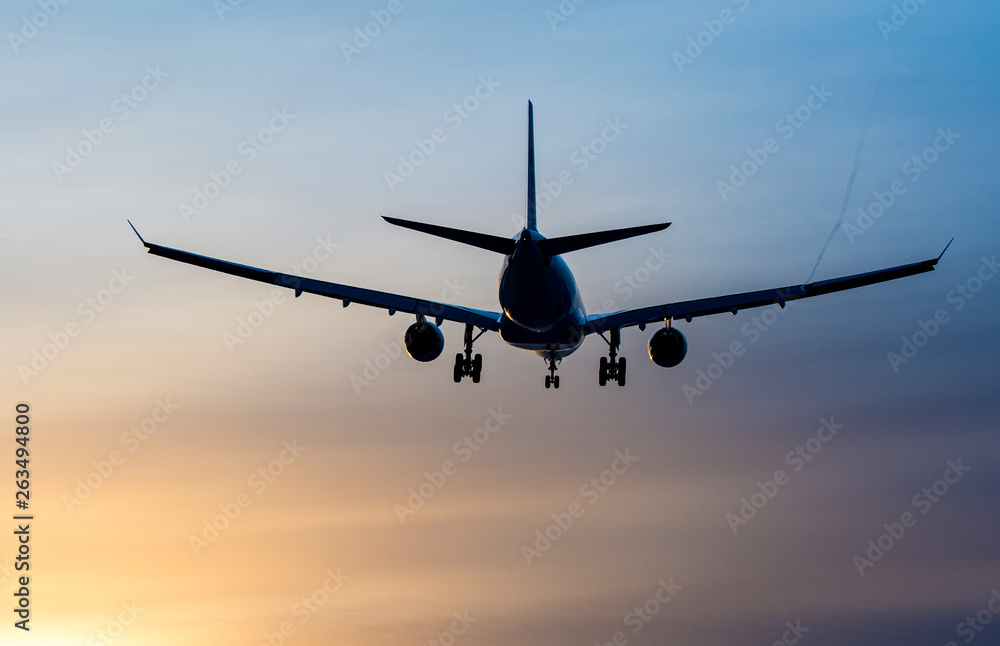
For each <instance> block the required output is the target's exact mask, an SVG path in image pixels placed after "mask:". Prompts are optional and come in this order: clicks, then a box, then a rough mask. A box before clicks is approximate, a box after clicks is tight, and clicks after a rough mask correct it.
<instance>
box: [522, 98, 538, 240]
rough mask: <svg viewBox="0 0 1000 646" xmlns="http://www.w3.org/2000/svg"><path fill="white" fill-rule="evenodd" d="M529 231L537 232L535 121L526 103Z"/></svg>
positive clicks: (527, 220)
mask: <svg viewBox="0 0 1000 646" xmlns="http://www.w3.org/2000/svg"><path fill="white" fill-rule="evenodd" d="M524 226H525V228H527V229H528V230H529V231H538V224H537V221H536V217H535V119H534V116H533V114H532V107H531V101H528V215H527V218H526V221H525V224H524Z"/></svg>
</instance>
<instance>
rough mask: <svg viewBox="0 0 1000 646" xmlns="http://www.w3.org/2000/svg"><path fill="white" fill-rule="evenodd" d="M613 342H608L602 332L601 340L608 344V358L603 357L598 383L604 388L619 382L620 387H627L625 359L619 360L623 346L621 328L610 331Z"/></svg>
mask: <svg viewBox="0 0 1000 646" xmlns="http://www.w3.org/2000/svg"><path fill="white" fill-rule="evenodd" d="M610 333H611V340H608V338H607V337H605V336H604V333H603V332H601V333H600V334H601V338H602V339H604V341H605V342H606V343H607V344H608V356H606V357H601V369H600V371H599V372H598V374H597V383H599V384H600V385H602V386H605V385H607V383H608V382H609V381H617V382H618V385H619V386H624V385H625V357H622V358H621V359H619V358H618V346H620V345H621V342H622V335H621V328H617V327H613V328H611V330H610Z"/></svg>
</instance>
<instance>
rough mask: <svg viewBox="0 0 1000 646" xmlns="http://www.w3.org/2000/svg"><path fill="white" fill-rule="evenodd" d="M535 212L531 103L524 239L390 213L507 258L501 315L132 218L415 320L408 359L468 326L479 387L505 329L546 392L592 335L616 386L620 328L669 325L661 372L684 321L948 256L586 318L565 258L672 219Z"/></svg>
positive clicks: (660, 337) (467, 373)
mask: <svg viewBox="0 0 1000 646" xmlns="http://www.w3.org/2000/svg"><path fill="white" fill-rule="evenodd" d="M536 211H537V210H536V202H535V134H534V115H533V106H532V104H531V101H529V102H528V195H527V208H526V215H525V223H524V228H523V229H521V231H520V232H519V233H518V234H517V235H515V236H514V237H513V238H505V237H501V236H495V235H490V234H486V233H477V232H473V231H466V230H462V229H453V228H449V227H443V226H438V225H434V224H426V223H423V222H413V221H410V220H401V219H399V218H394V217H389V216H382V218H383V219H384V220H385V221H386V222H388V223H389V224H393V225H396V226H400V227H405V228H407V229H412V230H414V231H419V232H422V233H427V234H430V235H433V236H438V237H441V238H446V239H448V240H452V241H454V242H459V243H462V244H466V245H471V246H473V247H478V248H480V249H485V250H487V251H492V252H494V253H499V254H501V255H502V256H503V267H502V269H501V270H500V278H499V289H498V296H499V303H500V311H499V312H493V311H485V310H478V309H471V308H467V307H458V306H455V305H448V304H445V303H437V302H434V301H429V300H424V299H420V298H412V297H409V296H401V295H399V294H391V293H388V292H380V291H375V290H371V289H365V288H361V287H351V286H349V285H341V284H338V283H331V282H327V281H323V280H316V279H314V278H305V277H300V276H292V275H288V274H283V273H281V272H275V271H268V270H266V269H258V268H256V267H250V266H248V265H241V264H237V263H233V262H228V261H225V260H218V259H216V258H210V257H208V256H202V255H198V254H194V253H190V252H188V251H181V250H179V249H172V248H170V247H164V246H161V245H157V244H153V243H150V242H146V240H145V239H143V237H142V236H141V235H140V234H139V231H138V230H137V229H136V228H135V226H134V225H133V224H132V222H131V221H129V226H131V227H132V230H133V231H135V234H136V235H137V236H139V240H140V241H141V242H142V244H143V245H144V246H145V247H146V249H147V250H148V252H149V253H151V254H153V255H156V256H162V257H164V258H169V259H171V260H176V261H179V262H183V263H187V264H190V265H196V266H198V267H204V268H206V269H213V270H215V271H220V272H223V273H226V274H232V275H234V276H239V277H241V278H248V279H250V280H256V281H260V282H263V283H268V284H271V285H277V286H280V287H286V288H288V289H292V290H294V291H295V296H296V298H297V297H299V296H301V295H302V294H303V293H307V294H317V295H320V296H327V297H329V298H335V299H339V300H341V302H342V303H343V306H344V307H347V306H348V305H350V304H352V303H358V304H361V305H369V306H372V307H379V308H382V309H385V310H388V312H389V315H390V316H392V315H394V314H395V313H396V312H405V313H408V314H412V315H414V316H415V318H416V321H415V322H414V323H412V324H411V325H410V326H409V327H408V328H407V330H406V334H405V337H404V344H405V347H406V351H407V353H408V354H409V355H410V356H411V357H413V358H414V359H415V360H417V361H421V362H428V361H433V360H434V359H437V358H438V357H439V356H440V355H441V353H442V352H443V350H444V335H443V333H442V332H441V329H440V326H441V325H442V323H443V322H444V321H451V322H455V323H461V324H463V325H464V326H465V336H464V352H461V353H458V354H456V355H455V367H454V380H455V382H456V383H459V382H461V381H462V380H463V379H464V378H466V377H470V378H471V379H472V381H473V383H479V381H480V378H481V376H482V370H483V357H482V355H481V354H473V344H474V343H475V342H476V340H477V339H479V337H480V336H482V335H483V334H485V333H486V332H497V333H499V334H500V338H501V339H503V340H504V341H505V342H506V343H508V344H509V345H512V346H514V347H515V348H521V349H523V350H529V351H531V352H534V353H535V354H537V355H538V356H540V357H542V358H543V359H545V361H546V363H547V365H548V373H549V374H548V375H546V377H545V387H546V388H559V376H558V375H556V370H557V364H559V363H560V362H561V361H562V360H563V359H564V358H566V357H567V356H569V355H571V354H573V352H575V351H576V350H578V349H579V348H580V346H581V345H582V344H583V341H584V339H585V338H586V337H587V336H589V335H591V334H597V335H599V336H600V337H601V338H602V339H604V341H605V342H606V343H607V344H608V356H607V357H601V360H600V366H599V373H598V383H599V385H601V386H605V385H607V384H608V383H612V382H615V383H617V384H618V385H619V386H624V385H625V374H626V365H627V364H626V360H625V357H619V356H618V351H619V346H620V344H621V330H622V328H626V327H631V326H637V327H638V328H639V329H640V330H645V328H646V325H648V324H651V323H659V322H662V323H663V324H664V327H663V328H661V329H659V330H657V331H656V332H655V333H654V334H653V335H652V336H651V337H650V339H649V343H648V352H649V358H650V359H652V361H653V362H654V363H656V364H657V365H658V366H662V367H665V368H672V367H675V366H677V365H679V364H680V363H681V361H683V359H684V357H685V356H686V354H687V339H686V338H685V337H684V335H683V334H682V333H681V331H680V330H678V329H677V328H676V327H674V325H673V322H674V321H677V320H680V319H683V320H684V321H686V322H688V323H690V322H691V320H692V319H693V318H696V317H700V316H707V315H710V314H719V313H723V312H730V313H732V314H734V315H735V314H736V313H737V312H739V311H740V310H743V309H748V308H753V307H762V306H765V305H773V304H777V305H778V306H780V307H781V308H784V307H785V303H786V302H788V301H793V300H798V299H801V298H810V297H813V296H819V295H821V294H830V293H832V292H838V291H842V290H847V289H854V288H857V287H862V286H865V285H872V284H875V283H881V282H885V281H889V280H895V279H897V278H903V277H906V276H913V275H916V274H921V273H924V272H929V271H933V270H934V268H935V265H937V263H938V261H939V260H940V259H941V257H942V256H944V251H942V252H941V255H940V256H938V257H937V258H932V259H930V260H924V261H921V262H915V263H910V264H907V265H900V266H897V267H890V268H887V269H879V270H876V271H871V272H867V273H862V274H854V275H851V276H844V277H841V278H834V279H830V280H821V281H817V282H812V283H809V284H805V285H790V286H787V287H779V288H776V289H765V290H759V291H753V292H745V293H742V294H730V295H727V296H717V297H712V298H702V299H696V300H689V301H682V302H676V303H666V304H662V305H652V306H648V307H641V308H638V309H632V310H625V311H619V312H612V313H602V314H595V315H587V313H586V311H585V310H584V306H583V300H582V299H581V296H580V290H579V288H578V287H577V284H576V281H575V280H574V278H573V274H572V273H571V272H570V270H569V267H567V266H566V262H565V261H564V260H563V258H562V256H563V255H564V254H567V253H570V252H573V251H577V250H580V249H587V248H590V247H595V246H597V245H603V244H607V243H609V242H615V241H618V240H624V239H626V238H632V237H635V236H641V235H647V234H650V233H655V232H657V231H662V230H664V229H666V228H667V227H668V226H670V224H671V223H670V222H661V223H657V224H647V225H641V226H633V227H628V228H622V229H611V230H605V231H596V232H592V233H581V234H576V235H568V236H562V237H556V238H546V237H545V236H543V235H542V234H541V233H539V231H538V226H537V224H538V220H537V212H536ZM948 245H949V246H950V245H951V242H949V243H948ZM947 249H948V246H945V251H947ZM428 319H432V320H428ZM477 330H478V333H477V332H476V331H477ZM605 333H607V334H605Z"/></svg>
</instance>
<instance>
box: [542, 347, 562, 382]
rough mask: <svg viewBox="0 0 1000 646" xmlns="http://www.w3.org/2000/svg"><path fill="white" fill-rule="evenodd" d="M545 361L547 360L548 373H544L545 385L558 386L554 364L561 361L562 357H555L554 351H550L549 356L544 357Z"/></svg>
mask: <svg viewBox="0 0 1000 646" xmlns="http://www.w3.org/2000/svg"><path fill="white" fill-rule="evenodd" d="M546 361H548V362H549V374H547V375H545V387H546V388H558V387H559V376H558V375H556V364H557V363H558V362H560V361H562V359H556V353H555V351H550V352H549V356H548V357H546Z"/></svg>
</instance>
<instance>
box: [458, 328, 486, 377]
mask: <svg viewBox="0 0 1000 646" xmlns="http://www.w3.org/2000/svg"><path fill="white" fill-rule="evenodd" d="M485 331H486V330H485V329H480V331H479V334H477V335H476V336H472V325H471V324H466V326H465V354H462V353H461V352H460V353H458V354H456V355H455V383H456V384H457V383H458V382H460V381H462V378H463V377H472V383H474V384H478V383H479V379H480V378H481V377H482V374H483V355H481V354H477V355H476V356H475V357H473V356H472V344H473V343H474V342H475V340H476V339H478V338H479V337H481V336H482V335H483V333H484V332H485Z"/></svg>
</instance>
